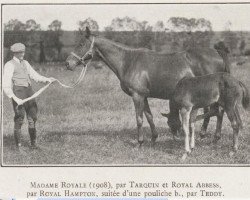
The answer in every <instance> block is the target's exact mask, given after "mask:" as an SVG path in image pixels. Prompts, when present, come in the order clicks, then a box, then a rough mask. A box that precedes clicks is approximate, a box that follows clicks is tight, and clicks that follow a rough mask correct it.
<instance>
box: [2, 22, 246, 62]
mask: <svg viewBox="0 0 250 200" xmlns="http://www.w3.org/2000/svg"><path fill="white" fill-rule="evenodd" d="M230 23H231V22H230ZM230 23H228V25H227V27H226V30H225V31H223V32H222V36H223V39H224V41H225V43H226V44H227V45H228V46H229V47H230V49H236V48H240V52H241V53H242V54H243V52H244V48H245V46H246V44H245V41H244V40H243V39H242V38H239V37H238V36H237V34H236V33H235V32H233V31H230V25H231V24H230ZM77 24H78V27H77V28H78V29H81V30H85V28H86V26H88V27H89V28H90V29H91V30H92V31H94V32H98V33H99V34H101V35H103V36H104V37H106V38H109V39H112V40H114V41H117V42H121V43H123V44H126V45H129V46H134V47H145V48H149V49H152V50H156V51H167V50H166V49H171V51H179V50H183V49H185V48H190V47H194V46H199V47H205V46H210V42H211V39H212V37H213V36H214V32H213V28H212V23H211V22H210V21H209V20H206V19H204V18H197V19H195V18H190V19H188V18H184V17H171V18H170V19H168V20H167V21H166V22H163V21H157V22H156V23H155V24H154V25H151V24H149V23H148V22H147V21H138V20H136V19H135V18H130V17H124V18H119V17H117V18H114V19H113V20H112V21H111V23H110V25H108V26H106V27H105V28H104V31H100V30H99V25H98V23H97V21H95V20H94V19H92V18H87V19H85V20H80V21H78V23H77ZM77 28H76V31H74V35H73V37H75V42H74V43H76V42H77V38H78V35H77V30H78V29H77ZM4 33H5V34H4V46H5V47H6V48H7V47H9V46H10V45H12V44H13V43H15V42H19V41H23V42H24V43H25V44H26V46H28V47H30V49H31V52H30V54H32V51H33V50H34V49H38V51H39V59H36V61H38V60H39V62H45V61H46V60H47V57H48V56H51V57H52V58H51V59H49V60H57V61H60V60H63V59H64V57H65V56H66V55H63V54H62V49H63V48H66V47H65V44H64V42H65V41H62V40H61V38H62V35H63V34H64V31H63V29H62V22H61V21H59V20H53V21H52V22H51V23H50V24H49V25H48V27H47V30H42V29H41V25H40V24H39V23H37V22H36V21H35V20H33V19H30V20H27V21H26V22H21V21H19V20H17V19H12V20H10V21H9V22H7V23H5V24H4ZM72 34H73V33H72ZM71 37H72V35H71ZM74 43H72V44H71V45H72V46H74V45H75V44H74ZM239 43H240V46H239ZM238 46H239V47H238ZM32 48H33V49H32ZM28 54H29V53H28ZM30 56H32V55H30Z"/></svg>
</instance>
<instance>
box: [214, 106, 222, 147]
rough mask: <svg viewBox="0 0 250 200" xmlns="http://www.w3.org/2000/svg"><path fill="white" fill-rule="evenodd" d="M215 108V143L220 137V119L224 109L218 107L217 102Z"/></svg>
mask: <svg viewBox="0 0 250 200" xmlns="http://www.w3.org/2000/svg"><path fill="white" fill-rule="evenodd" d="M216 107H217V108H216V110H217V123H216V130H215V135H214V142H215V143H216V142H217V141H218V140H219V139H220V138H221V128H222V121H223V116H224V109H223V108H222V107H220V106H219V105H218V104H217V105H216Z"/></svg>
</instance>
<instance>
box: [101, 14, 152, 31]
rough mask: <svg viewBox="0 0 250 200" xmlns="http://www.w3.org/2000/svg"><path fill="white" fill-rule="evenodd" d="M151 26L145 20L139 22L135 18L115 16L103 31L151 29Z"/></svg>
mask: <svg viewBox="0 0 250 200" xmlns="http://www.w3.org/2000/svg"><path fill="white" fill-rule="evenodd" d="M151 30H152V27H151V26H150V25H149V24H148V22H147V21H142V22H139V21H137V20H136V19H135V18H130V17H124V18H119V17H117V18H115V19H113V20H112V22H111V25H109V26H107V27H105V31H151Z"/></svg>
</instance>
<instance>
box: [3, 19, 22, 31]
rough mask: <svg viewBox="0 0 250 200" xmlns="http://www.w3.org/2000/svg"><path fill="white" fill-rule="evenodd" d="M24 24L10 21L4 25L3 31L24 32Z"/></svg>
mask: <svg viewBox="0 0 250 200" xmlns="http://www.w3.org/2000/svg"><path fill="white" fill-rule="evenodd" d="M25 28H26V26H25V24H24V23H22V22H21V21H19V20H18V19H11V20H10V21H8V23H6V24H4V31H24V30H25Z"/></svg>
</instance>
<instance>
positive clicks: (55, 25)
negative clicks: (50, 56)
mask: <svg viewBox="0 0 250 200" xmlns="http://www.w3.org/2000/svg"><path fill="white" fill-rule="evenodd" d="M61 27H62V22H61V21H59V20H54V21H53V22H52V23H51V24H50V25H49V26H48V28H49V31H48V32H46V35H45V38H44V40H45V43H47V44H49V45H51V46H53V47H55V49H56V50H57V60H59V58H60V54H61V50H62V47H63V43H62V42H61V40H60V37H61V36H62V34H63V31H62V28H61ZM48 34H49V37H46V36H47V35H48Z"/></svg>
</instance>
